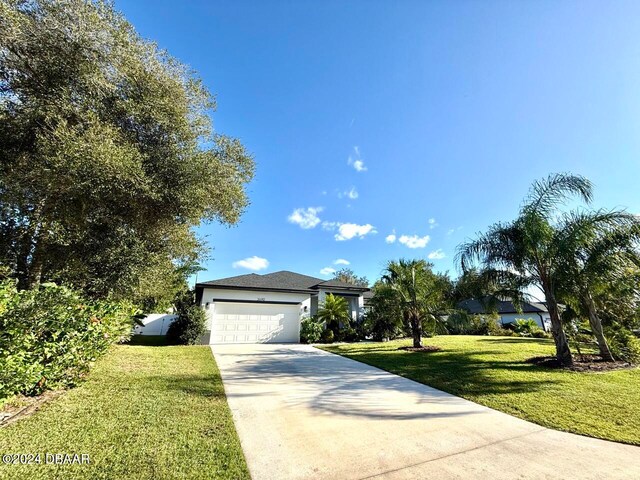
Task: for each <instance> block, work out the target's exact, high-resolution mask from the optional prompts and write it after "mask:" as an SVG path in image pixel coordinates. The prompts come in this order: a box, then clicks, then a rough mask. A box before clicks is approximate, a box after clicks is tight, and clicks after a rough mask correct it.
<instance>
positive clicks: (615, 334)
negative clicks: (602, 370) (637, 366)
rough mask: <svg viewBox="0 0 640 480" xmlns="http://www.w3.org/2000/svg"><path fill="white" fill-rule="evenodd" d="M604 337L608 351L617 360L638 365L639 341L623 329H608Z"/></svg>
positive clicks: (639, 355)
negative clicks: (607, 344)
mask: <svg viewBox="0 0 640 480" xmlns="http://www.w3.org/2000/svg"><path fill="white" fill-rule="evenodd" d="M604 333H605V337H606V338H607V340H608V343H609V349H610V350H611V353H612V354H613V356H614V358H615V359H617V360H623V361H625V362H629V363H640V339H639V338H638V337H636V336H635V335H634V334H633V333H632V332H631V331H629V330H627V329H626V328H624V327H621V326H618V327H608V328H606V329H605V332H604Z"/></svg>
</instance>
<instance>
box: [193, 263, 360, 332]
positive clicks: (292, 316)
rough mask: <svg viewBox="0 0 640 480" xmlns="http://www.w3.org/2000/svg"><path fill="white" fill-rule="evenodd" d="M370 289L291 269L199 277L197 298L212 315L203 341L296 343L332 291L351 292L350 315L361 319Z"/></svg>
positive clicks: (340, 293) (343, 293) (336, 293)
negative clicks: (305, 322) (303, 325)
mask: <svg viewBox="0 0 640 480" xmlns="http://www.w3.org/2000/svg"><path fill="white" fill-rule="evenodd" d="M367 291H369V288H367V287H358V286H355V285H351V284H348V283H344V282H340V281H336V280H328V281H327V280H323V279H321V278H315V277H310V276H307V275H301V274H299V273H294V272H289V271H280V272H274V273H268V274H264V275H259V274H256V273H250V274H247V275H239V276H237V277H229V278H222V279H220V280H212V281H210V282H202V283H198V284H196V303H197V304H199V305H201V306H202V307H203V308H204V309H205V313H206V317H207V333H206V335H205V338H203V343H212V344H213V343H297V342H299V341H300V321H301V320H302V319H303V318H304V317H306V316H310V315H315V314H316V313H317V311H318V306H319V305H321V304H322V303H323V302H324V299H325V297H326V295H327V294H329V293H331V294H333V295H336V296H340V297H344V298H346V299H347V302H348V305H349V313H350V315H351V318H352V319H353V320H354V321H357V320H358V317H359V316H360V314H361V313H362V310H363V308H364V298H363V294H364V292H367Z"/></svg>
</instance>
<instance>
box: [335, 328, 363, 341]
mask: <svg viewBox="0 0 640 480" xmlns="http://www.w3.org/2000/svg"><path fill="white" fill-rule="evenodd" d="M338 340H340V341H343V342H357V341H358V340H359V336H358V332H357V330H356V329H355V328H353V327H351V326H347V327H344V328H342V329H340V332H339V333H338Z"/></svg>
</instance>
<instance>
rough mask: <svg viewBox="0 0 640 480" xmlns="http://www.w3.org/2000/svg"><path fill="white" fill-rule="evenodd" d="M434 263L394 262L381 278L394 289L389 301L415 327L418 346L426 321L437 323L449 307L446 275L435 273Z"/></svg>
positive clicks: (420, 344) (382, 281)
mask: <svg viewBox="0 0 640 480" xmlns="http://www.w3.org/2000/svg"><path fill="white" fill-rule="evenodd" d="M432 266H433V265H432V264H430V263H428V262H426V261H424V260H404V259H400V260H398V261H397V262H396V261H391V262H389V263H388V264H387V267H386V268H385V271H384V274H383V275H382V278H381V283H382V284H383V285H386V286H387V287H388V288H389V290H390V291H391V292H393V294H392V295H389V299H388V301H389V302H390V304H391V305H393V307H394V308H395V309H396V310H397V311H398V312H401V314H402V319H403V322H404V324H405V325H408V326H409V327H410V328H411V336H412V337H413V346H414V347H415V348H419V347H421V346H422V324H423V322H426V321H432V322H434V323H435V322H437V319H438V317H439V316H440V314H442V313H444V310H445V309H446V306H447V305H446V288H445V281H444V278H443V277H441V276H438V275H436V274H435V273H433V272H432V270H431V268H432Z"/></svg>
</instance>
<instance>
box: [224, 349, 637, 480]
mask: <svg viewBox="0 0 640 480" xmlns="http://www.w3.org/2000/svg"><path fill="white" fill-rule="evenodd" d="M213 352H214V355H215V358H216V361H217V363H218V367H219V368H220V371H221V373H222V379H223V382H224V386H225V390H226V393H227V399H228V401H229V406H230V407H231V411H232V412H233V417H234V420H235V424H236V428H237V430H238V434H239V435H240V440H241V442H242V447H243V450H244V452H245V456H246V458H247V463H248V465H249V470H250V471H251V474H252V477H253V479H254V480H263V479H277V480H285V479H302V478H305V479H314V480H315V479H318V480H319V479H339V480H349V479H382V478H384V479H425V478H432V479H438V480H440V479H453V478H455V479H465V480H470V479H492V480H494V479H496V480H497V479H525V478H526V479H543V478H549V479H553V480H558V479H572V480H577V479H594V480H595V479H597V480H602V479H622V478H625V479H627V478H628V479H640V448H638V447H633V446H629V445H622V444H617V443H613V442H606V441H603V440H596V439H592V438H588V437H582V436H579V435H572V434H569V433H563V432H557V431H554V430H549V429H546V428H543V427H540V426H538V425H535V424H532V423H529V422H525V421H523V420H520V419H517V418H515V417H512V416H510V415H506V414H504V413H500V412H497V411H495V410H491V409H489V408H486V407H482V406H480V405H477V404H475V403H472V402H469V401H467V400H464V399H462V398H459V397H455V396H453V395H449V394H447V393H444V392H441V391H439V390H435V389H433V388H430V387H427V386H425V385H422V384H419V383H416V382H413V381H411V380H407V379H405V378H402V377H399V376H397V375H393V374H390V373H387V372H384V371H382V370H379V369H377V368H373V367H370V366H368V365H364V364H361V363H359V362H355V361H353V360H349V359H347V358H343V357H340V356H337V355H332V354H330V353H326V352H323V351H321V350H318V349H315V348H313V347H311V346H307V345H214V346H213Z"/></svg>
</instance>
